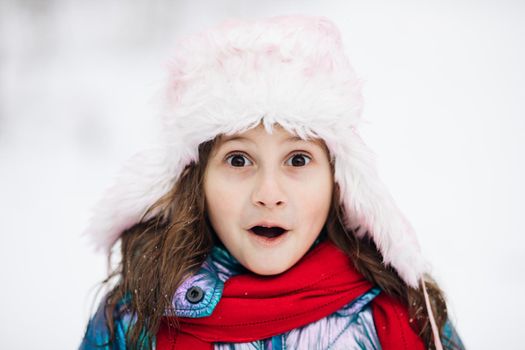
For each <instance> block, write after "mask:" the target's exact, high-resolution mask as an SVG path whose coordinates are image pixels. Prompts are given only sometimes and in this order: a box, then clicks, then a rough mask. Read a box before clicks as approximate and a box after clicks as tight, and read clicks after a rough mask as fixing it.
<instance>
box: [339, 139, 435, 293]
mask: <svg viewBox="0 0 525 350" xmlns="http://www.w3.org/2000/svg"><path fill="white" fill-rule="evenodd" d="M339 140H343V143H340V144H339V145H338V146H339V152H338V154H337V156H336V157H335V159H336V163H335V179H336V181H337V182H338V184H339V186H340V189H341V201H342V204H343V206H344V208H345V226H346V227H347V228H349V229H354V228H356V227H357V226H359V227H360V228H359V230H358V231H357V235H358V236H360V237H362V236H363V235H365V234H366V235H369V236H370V237H371V238H372V239H373V240H374V242H375V244H376V246H377V247H378V249H379V250H380V252H381V254H382V256H383V259H384V263H385V264H389V265H392V267H393V268H395V269H396V270H397V272H398V274H399V275H400V277H401V278H402V279H403V280H404V281H405V282H406V283H407V284H408V285H410V286H412V287H414V288H418V280H419V278H420V277H421V276H422V274H423V273H424V272H427V271H428V270H429V266H428V264H427V262H426V261H425V260H424V258H423V255H422V254H421V250H420V247H419V244H418V241H417V239H416V234H415V231H414V229H413V228H412V226H411V225H410V223H409V222H408V220H406V218H405V216H404V215H403V214H402V213H401V211H400V210H399V209H398V207H397V206H396V204H395V202H394V199H393V198H392V196H391V195H390V193H389V192H388V190H387V189H386V187H385V186H384V184H383V183H382V182H381V180H380V179H379V177H378V174H377V171H376V166H375V154H374V153H373V152H372V151H371V150H370V149H369V148H368V147H367V146H366V145H365V144H364V142H363V141H362V140H361V139H360V138H359V136H358V135H357V134H355V133H354V134H353V135H352V136H351V137H344V138H339Z"/></svg>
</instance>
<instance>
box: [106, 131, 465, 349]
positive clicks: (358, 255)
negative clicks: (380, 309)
mask: <svg viewBox="0 0 525 350" xmlns="http://www.w3.org/2000/svg"><path fill="white" fill-rule="evenodd" d="M217 140H218V137H216V138H215V139H214V140H211V141H208V142H205V143H202V144H201V145H200V146H199V160H198V162H197V163H191V164H189V165H188V166H187V167H186V168H185V169H184V171H183V172H182V174H181V176H180V177H179V179H178V181H177V182H176V184H175V185H174V186H173V188H172V189H171V191H170V192H169V193H167V194H166V195H165V196H164V197H162V198H161V199H160V200H158V201H157V202H156V203H155V204H154V205H153V206H152V207H151V208H149V211H148V212H151V211H153V210H155V212H157V213H159V214H158V215H156V216H155V217H154V218H153V219H149V220H142V221H141V222H140V223H138V224H136V225H134V226H133V227H131V228H130V229H128V230H126V231H124V232H123V234H122V236H121V238H120V241H121V255H122V258H121V260H120V262H119V264H118V265H117V267H116V268H115V269H114V270H113V271H112V272H111V273H110V274H109V276H108V277H107V278H106V279H105V280H104V281H103V284H106V283H109V282H110V280H113V278H115V277H117V278H118V281H117V284H116V286H115V287H114V288H113V289H112V290H111V291H110V292H109V293H108V294H107V298H106V299H105V302H106V304H105V315H106V320H107V323H108V324H107V326H108V329H109V333H110V339H109V343H113V342H114V340H115V330H114V317H115V314H114V312H115V310H116V306H117V305H118V303H119V301H121V300H123V298H125V297H126V296H129V295H131V298H129V302H128V303H127V304H126V305H125V308H124V309H122V310H120V312H127V313H130V314H131V315H134V316H135V317H136V323H135V324H133V326H132V327H130V328H129V332H128V334H127V335H126V336H127V342H126V343H127V345H128V347H129V348H130V349H136V348H142V347H143V346H144V345H146V344H144V342H145V341H146V343H147V348H151V347H152V338H153V337H154V336H155V335H156V333H157V331H158V329H159V326H160V320H161V317H162V316H163V315H164V312H165V311H166V310H167V311H168V312H169V313H171V315H175V310H173V307H172V304H171V298H172V296H173V294H174V293H175V291H176V290H177V288H178V287H179V286H180V285H181V283H182V282H183V281H184V279H185V278H186V277H188V276H190V275H191V274H192V273H194V272H196V271H197V269H198V268H199V267H200V265H201V264H202V263H203V262H204V260H205V259H206V257H207V255H208V254H209V252H210V250H211V248H212V247H213V245H214V244H215V243H216V242H217V239H218V238H217V237H216V235H215V233H214V232H213V229H212V228H211V225H210V223H209V220H208V218H207V214H206V210H205V198H204V191H203V179H204V173H205V168H206V165H207V162H208V159H209V157H210V154H211V152H212V151H213V150H214V145H215V144H216V142H217ZM323 147H324V148H325V150H326V151H327V148H326V145H324V142H323ZM332 174H333V164H332ZM339 199H340V193H339V186H338V185H337V183H336V184H335V186H334V190H333V195H332V204H331V208H330V212H329V214H328V218H327V222H326V226H325V227H326V230H327V232H328V238H329V239H331V240H332V241H333V242H334V243H335V244H336V245H337V246H338V247H340V248H341V249H342V250H343V251H344V252H346V253H347V254H348V256H349V257H350V259H351V260H352V262H353V263H354V265H355V267H356V268H357V270H358V271H359V272H360V273H362V274H363V275H364V276H365V278H367V279H368V280H369V281H370V282H372V283H374V284H376V285H377V286H379V287H380V288H381V289H382V290H383V291H384V292H385V293H387V294H388V295H391V296H393V297H395V298H398V299H400V300H401V301H402V302H403V303H404V304H405V305H407V306H408V311H409V316H410V320H411V327H412V328H413V329H414V330H415V331H416V332H417V333H418V334H419V336H420V337H421V339H422V340H423V341H424V343H425V344H427V346H428V348H430V349H433V348H434V345H433V339H432V331H431V328H430V325H429V318H428V315H427V312H426V307H425V299H424V295H423V291H422V289H421V288H419V289H413V288H411V287H408V286H407V285H406V284H405V283H404V282H403V280H402V279H401V278H400V277H399V275H398V274H397V272H396V271H395V270H394V269H393V268H392V267H390V266H385V265H384V264H383V263H382V260H383V259H382V256H381V254H380V252H379V251H378V249H377V247H376V246H375V244H374V242H373V241H372V240H371V239H367V238H365V239H358V238H357V237H356V236H355V235H354V234H353V232H351V231H350V232H349V231H347V230H346V229H345V228H344V225H343V224H342V220H341V218H342V215H343V208H342V207H341V205H339ZM144 217H146V214H145V215H144ZM108 258H109V261H110V260H111V253H110V256H109V257H108ZM425 281H426V285H427V291H428V294H429V298H430V300H431V306H432V310H433V313H434V316H435V319H436V323H437V326H438V328H439V332H440V338H441V339H444V337H445V335H444V334H442V332H443V326H444V324H445V322H446V321H447V306H446V302H445V299H444V293H443V291H442V290H441V289H440V288H439V287H438V285H437V283H436V282H435V281H434V280H433V279H432V278H431V277H430V276H428V275H425ZM130 293H131V294H130ZM176 326H177V325H176ZM144 335H146V337H144ZM443 345H444V346H445V348H448V349H456V348H459V345H458V344H454V342H453V341H452V339H450V340H448V341H447V342H445V343H444V344H443Z"/></svg>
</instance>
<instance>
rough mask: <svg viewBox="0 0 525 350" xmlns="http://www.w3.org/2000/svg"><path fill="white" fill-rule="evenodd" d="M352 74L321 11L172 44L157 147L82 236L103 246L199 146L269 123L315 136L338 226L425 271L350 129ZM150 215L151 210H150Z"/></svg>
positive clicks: (356, 95)
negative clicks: (322, 150) (327, 156)
mask: <svg viewBox="0 0 525 350" xmlns="http://www.w3.org/2000/svg"><path fill="white" fill-rule="evenodd" d="M361 85H362V84H361V80H360V79H359V78H358V77H357V76H356V74H355V72H354V70H353V69H352V67H351V66H350V64H349V62H348V59H347V57H346V56H345V54H344V52H343V48H342V44H341V37H340V34H339V31H338V30H337V28H336V27H335V26H334V24H333V23H331V22H330V21H329V20H327V19H325V18H320V17H274V18H270V19H266V20H258V21H238V22H226V23H223V24H222V25H221V26H219V27H217V28H215V29H213V30H210V31H207V32H204V33H201V34H198V35H194V36H191V37H188V38H187V39H185V40H183V41H181V42H180V43H179V45H178V46H177V48H176V55H175V58H174V60H173V62H172V63H171V66H170V74H169V79H168V83H167V87H166V91H167V94H166V108H165V110H164V112H163V124H164V128H163V135H162V136H163V137H162V144H161V145H160V147H159V149H157V150H150V151H148V152H144V153H142V154H139V155H137V156H136V157H134V158H133V159H131V160H130V161H129V162H128V163H127V165H125V166H124V168H123V170H122V171H121V174H120V177H119V178H118V180H117V182H116V184H115V185H114V186H113V187H112V188H110V189H109V190H108V191H107V193H106V195H105V197H104V198H103V199H102V200H101V202H100V203H99V204H98V205H97V207H96V212H95V215H94V217H93V219H92V222H91V226H90V227H89V228H88V229H87V230H86V233H87V234H89V235H91V236H92V237H93V238H94V239H95V240H96V242H97V246H98V247H99V248H104V249H106V250H107V249H109V248H110V247H111V245H112V244H113V243H114V242H115V241H116V240H117V239H118V237H119V236H120V234H121V233H122V231H123V230H124V229H126V228H129V227H130V226H132V225H133V224H135V223H137V222H139V220H140V219H141V217H142V215H143V214H144V213H145V211H146V210H147V209H148V207H149V206H151V205H152V204H153V203H154V202H155V201H156V200H158V199H159V198H160V197H161V196H163V195H164V194H166V193H167V192H168V191H169V189H170V188H171V186H173V184H174V183H175V182H176V181H177V179H178V176H179V175H180V173H181V172H182V170H183V169H184V167H185V165H187V164H188V163H190V162H191V161H197V160H198V146H199V144H200V143H202V142H205V141H208V140H211V139H213V138H214V137H215V136H216V135H218V134H226V135H230V134H234V133H237V132H243V131H246V130H248V129H250V128H253V127H255V126H257V125H258V124H259V123H260V122H261V121H262V122H263V123H264V125H265V127H266V128H267V130H271V128H272V125H273V124H274V123H278V124H280V125H281V126H282V127H283V128H285V129H286V130H287V131H289V132H291V133H293V134H297V135H299V136H300V137H302V138H303V139H306V138H309V137H321V138H322V139H324V141H325V142H326V144H327V146H328V148H329V150H330V153H331V157H332V158H333V160H334V162H335V180H336V181H337V183H338V184H339V186H340V188H341V200H342V205H343V206H344V208H345V218H344V220H345V226H346V227H347V228H349V229H356V228H359V230H358V235H359V236H363V235H365V234H366V235H370V237H371V238H372V239H373V240H374V242H375V243H376V245H377V246H378V248H379V249H380V251H381V253H382V255H383V257H384V263H385V264H391V265H392V266H393V267H394V268H395V269H396V270H397V271H398V273H399V275H400V276H401V277H402V278H403V280H404V281H405V282H406V283H407V284H408V285H410V286H412V287H415V288H417V287H418V279H419V278H421V276H422V274H423V273H424V272H426V271H428V265H427V263H426V262H425V260H424V259H423V257H422V255H421V252H420V249H419V246H418V243H417V239H416V236H415V233H414V230H413V228H412V227H411V226H410V224H409V222H408V221H407V220H406V219H405V218H404V216H403V214H402V213H401V212H400V211H399V209H398V208H397V207H396V205H395V203H394V200H393V199H392V197H391V196H390V194H389V193H388V191H387V190H386V188H385V187H384V185H383V183H382V182H381V181H380V179H379V178H378V175H377V172H376V166H375V156H374V154H373V152H372V151H371V150H370V149H369V148H368V147H367V146H366V145H365V143H364V142H363V141H362V140H361V138H360V137H359V136H358V134H357V129H358V126H359V125H360V122H361V118H360V115H361V109H362V96H361ZM154 214H155V213H152V215H154Z"/></svg>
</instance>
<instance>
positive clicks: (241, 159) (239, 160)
mask: <svg viewBox="0 0 525 350" xmlns="http://www.w3.org/2000/svg"><path fill="white" fill-rule="evenodd" d="M228 159H231V160H232V161H231V162H229V161H228ZM245 159H246V160H248V162H250V163H251V161H250V160H249V159H248V158H247V157H246V156H245V155H244V154H241V153H234V154H231V155H229V156H228V157H226V161H227V162H228V164H229V165H231V166H233V167H236V168H242V167H243V166H244V165H245V163H246V162H245Z"/></svg>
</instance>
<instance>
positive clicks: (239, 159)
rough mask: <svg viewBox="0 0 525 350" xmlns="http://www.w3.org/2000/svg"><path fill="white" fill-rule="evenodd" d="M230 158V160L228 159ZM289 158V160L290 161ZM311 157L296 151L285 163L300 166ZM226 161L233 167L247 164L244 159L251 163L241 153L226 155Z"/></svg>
mask: <svg viewBox="0 0 525 350" xmlns="http://www.w3.org/2000/svg"><path fill="white" fill-rule="evenodd" d="M230 159H231V161H229V160H230ZM290 160H291V162H290ZM311 160H312V159H311V158H310V157H309V156H307V155H306V154H303V153H296V154H294V155H292V156H291V157H290V158H288V161H287V162H286V164H287V165H291V166H294V167H301V166H305V165H306V164H308V163H310V161H311ZM226 161H227V162H228V164H229V165H231V166H233V167H235V168H242V167H243V166H245V165H247V164H246V161H248V162H249V164H248V165H252V162H251V160H249V159H248V158H247V157H246V156H245V155H244V154H241V153H234V154H231V155H229V156H228V157H226Z"/></svg>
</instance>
